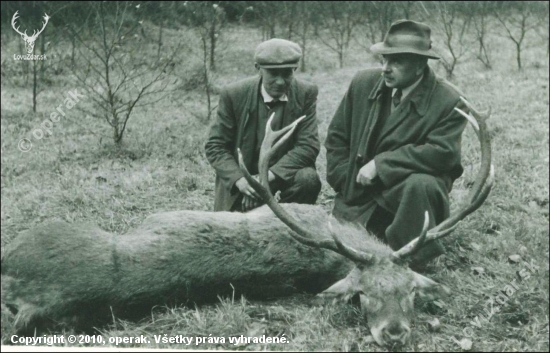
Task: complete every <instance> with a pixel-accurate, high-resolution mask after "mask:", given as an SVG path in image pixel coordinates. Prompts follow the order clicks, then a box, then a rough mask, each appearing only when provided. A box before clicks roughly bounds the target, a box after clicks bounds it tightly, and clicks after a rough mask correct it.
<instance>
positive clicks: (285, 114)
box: [205, 39, 321, 211]
mask: <svg viewBox="0 0 550 353" xmlns="http://www.w3.org/2000/svg"><path fill="white" fill-rule="evenodd" d="M301 56H302V50H301V49H300V46H299V45H298V44H296V43H294V42H290V41H287V40H284V39H270V40H268V41H265V42H263V43H261V44H260V45H258V47H257V48H256V53H255V61H256V63H255V65H256V69H257V70H258V71H259V77H251V78H248V79H245V80H243V81H240V82H236V83H233V84H231V85H229V86H227V87H225V88H224V89H223V90H222V92H221V94H220V102H219V106H218V114H217V118H216V121H215V122H214V124H213V125H212V127H211V129H210V134H209V136H208V141H207V142H206V145H205V149H206V157H207V159H208V161H209V162H210V164H211V165H212V166H213V167H214V169H215V170H216V196H215V201H214V210H215V211H247V210H250V209H252V208H254V207H257V206H259V205H261V201H260V199H259V195H258V194H257V193H256V191H255V190H254V189H252V187H251V186H250V185H249V184H248V182H247V181H246V179H245V178H244V176H243V174H242V172H241V171H240V169H239V166H238V162H237V161H238V159H237V149H238V148H240V149H241V152H242V154H243V160H244V163H245V164H246V166H247V168H248V170H249V171H250V173H251V174H253V175H255V174H257V173H258V159H259V152H260V145H261V143H262V140H263V138H264V135H265V128H266V123H267V120H268V118H269V117H270V116H271V115H272V114H275V115H274V118H273V121H272V124H271V125H272V126H271V127H272V129H273V130H279V129H281V128H283V127H284V126H287V125H289V124H291V123H292V122H293V121H295V120H296V119H298V118H299V117H301V116H303V115H305V116H306V117H305V118H304V119H303V120H302V121H301V122H300V123H299V124H298V125H297V127H296V130H295V131H294V133H293V135H292V137H291V138H290V139H289V141H287V142H286V143H285V145H284V146H283V147H282V148H281V149H280V151H278V153H277V154H276V155H275V156H274V157H273V159H272V160H271V165H270V169H269V186H270V188H271V190H272V192H274V193H275V192H276V191H281V195H280V196H281V199H280V200H279V202H296V203H308V204H314V203H315V201H316V200H317V196H318V195H319V192H320V191H321V181H320V180H319V176H318V174H317V172H316V170H315V160H316V159H317V155H318V154H319V148H320V144H319V136H318V131H317V120H316V104H317V93H318V90H317V86H315V85H313V84H311V83H307V82H304V81H301V80H298V79H296V78H294V71H295V70H296V68H297V67H298V62H299V61H300V58H301Z"/></svg>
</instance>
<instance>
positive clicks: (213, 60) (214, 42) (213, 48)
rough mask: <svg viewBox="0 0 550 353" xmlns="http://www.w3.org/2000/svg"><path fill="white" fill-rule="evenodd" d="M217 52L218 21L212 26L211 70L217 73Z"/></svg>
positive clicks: (213, 22)
mask: <svg viewBox="0 0 550 353" xmlns="http://www.w3.org/2000/svg"><path fill="white" fill-rule="evenodd" d="M215 52H216V21H215V20H214V21H212V24H211V26H210V70H212V71H216V61H215V57H214V54H215Z"/></svg>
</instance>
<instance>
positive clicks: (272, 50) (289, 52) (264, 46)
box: [254, 38, 302, 69]
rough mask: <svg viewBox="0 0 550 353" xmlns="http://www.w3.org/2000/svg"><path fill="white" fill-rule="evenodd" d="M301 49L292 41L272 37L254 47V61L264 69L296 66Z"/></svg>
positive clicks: (300, 55)
mask: <svg viewBox="0 0 550 353" xmlns="http://www.w3.org/2000/svg"><path fill="white" fill-rule="evenodd" d="M301 57H302V49H301V48H300V46H299V45H298V44H296V43H294V42H291V41H289V40H285V39H279V38H273V39H270V40H266V41H265V42H262V43H260V44H259V45H258V46H257V47H256V53H255V54H254V61H255V62H256V63H257V64H258V65H259V66H260V67H262V68H264V69H277V68H286V67H298V62H299V61H300V58H301Z"/></svg>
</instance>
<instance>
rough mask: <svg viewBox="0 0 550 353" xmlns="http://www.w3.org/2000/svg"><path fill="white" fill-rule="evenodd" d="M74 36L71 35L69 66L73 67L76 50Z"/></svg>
mask: <svg viewBox="0 0 550 353" xmlns="http://www.w3.org/2000/svg"><path fill="white" fill-rule="evenodd" d="M75 47H76V37H75V36H74V35H73V36H71V68H74V57H75V52H76V48H75Z"/></svg>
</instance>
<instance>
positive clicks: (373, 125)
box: [325, 20, 466, 269]
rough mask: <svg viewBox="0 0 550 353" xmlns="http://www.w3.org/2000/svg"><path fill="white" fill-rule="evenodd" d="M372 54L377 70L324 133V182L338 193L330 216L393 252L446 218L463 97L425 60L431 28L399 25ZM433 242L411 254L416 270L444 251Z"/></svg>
mask: <svg viewBox="0 0 550 353" xmlns="http://www.w3.org/2000/svg"><path fill="white" fill-rule="evenodd" d="M371 51H372V52H373V53H375V54H379V55H381V57H382V63H383V65H382V67H381V68H376V69H368V70H364V71H361V72H359V73H357V74H356V76H355V77H354V78H353V81H352V82H351V84H350V87H349V89H348V91H347V92H346V94H345V96H344V98H343V100H342V101H341V103H340V106H339V107H338V110H337V111H336V113H335V115H334V117H333V119H332V121H331V123H330V125H329V128H328V134H327V139H326V144H325V146H326V148H327V181H328V183H329V184H330V185H331V186H332V188H333V189H334V190H335V191H336V192H337V195H336V198H335V204H334V209H333V214H334V216H335V217H337V218H341V219H345V220H348V221H352V222H359V223H360V224H361V225H362V226H364V227H366V228H367V229H368V230H370V231H371V232H373V233H375V234H376V235H378V236H379V237H380V238H382V240H384V241H385V242H387V243H388V244H389V245H390V247H391V248H392V249H394V250H398V249H400V248H401V247H402V246H403V245H406V244H407V243H408V242H409V241H411V240H412V239H414V238H416V237H417V236H418V235H419V234H420V232H421V229H422V227H423V223H424V212H425V211H428V214H429V217H430V224H429V228H432V227H434V226H435V225H436V224H438V223H441V222H442V221H443V220H444V219H445V218H447V217H448V216H449V196H448V193H449V192H450V190H451V187H452V184H453V182H454V180H455V179H457V178H458V177H459V176H460V175H461V174H462V172H463V169H462V166H461V161H460V148H461V135H462V132H463V130H464V128H465V126H466V120H465V119H464V118H462V117H461V116H460V115H459V114H458V113H456V112H455V111H454V110H453V108H454V107H455V106H457V104H458V106H459V107H461V108H463V109H466V108H465V107H464V105H463V104H462V103H461V101H460V99H459V97H460V94H459V92H458V91H457V89H456V88H454V86H452V85H451V84H450V83H448V82H447V81H445V80H444V79H441V78H439V77H437V76H436V75H435V74H434V72H433V70H432V69H431V68H430V67H429V66H428V59H438V58H439V57H438V56H437V54H436V53H435V52H434V51H433V50H432V49H431V40H430V28H429V27H428V26H426V25H425V24H422V23H418V22H413V21H408V20H407V21H406V20H400V21H396V22H395V23H393V24H392V25H391V27H390V29H389V31H388V33H387V34H386V36H385V38H384V41H383V42H381V43H376V44H374V45H373V46H372V47H371ZM443 250H444V249H443V247H442V246H441V245H440V244H439V243H438V242H435V243H434V242H431V243H428V244H426V246H425V247H423V248H422V249H421V250H420V252H419V253H417V254H416V256H413V263H412V264H411V266H412V267H413V268H415V267H416V268H418V269H420V268H422V267H423V266H424V265H425V263H426V262H427V261H429V260H431V259H433V258H435V257H437V256H439V255H440V254H442V253H443Z"/></svg>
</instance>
